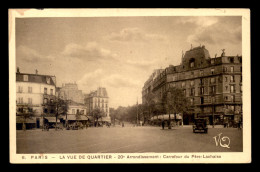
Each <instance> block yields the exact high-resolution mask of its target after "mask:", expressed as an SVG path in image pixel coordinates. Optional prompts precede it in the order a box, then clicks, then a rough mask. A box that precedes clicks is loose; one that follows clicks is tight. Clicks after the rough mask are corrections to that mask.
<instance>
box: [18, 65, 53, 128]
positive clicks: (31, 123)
mask: <svg viewBox="0 0 260 172" xmlns="http://www.w3.org/2000/svg"><path fill="white" fill-rule="evenodd" d="M55 82H56V77H55V76H50V75H39V74H38V71H37V70H36V73H35V74H29V73H20V71H19V68H17V72H16V108H17V110H16V123H17V125H16V126H17V129H21V127H22V123H23V122H25V123H26V128H41V127H42V125H43V120H47V121H48V120H49V121H53V120H55V117H54V115H55V107H53V106H51V105H50V104H51V103H52V102H53V101H54V100H55V92H56V90H55V89H56V86H55V85H56V84H55ZM28 113H31V114H33V115H32V116H30V118H27V119H25V118H24V115H25V114H28Z"/></svg>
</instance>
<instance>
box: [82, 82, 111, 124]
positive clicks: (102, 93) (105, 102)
mask: <svg viewBox="0 0 260 172" xmlns="http://www.w3.org/2000/svg"><path fill="white" fill-rule="evenodd" d="M85 105H86V106H87V114H88V115H90V116H91V113H92V111H93V110H94V109H95V108H99V109H100V110H101V111H103V112H104V114H105V116H104V117H103V118H102V121H107V122H111V118H110V115H109V97H108V94H107V90H106V88H102V87H99V88H97V90H95V91H91V92H90V93H89V94H86V95H85Z"/></svg>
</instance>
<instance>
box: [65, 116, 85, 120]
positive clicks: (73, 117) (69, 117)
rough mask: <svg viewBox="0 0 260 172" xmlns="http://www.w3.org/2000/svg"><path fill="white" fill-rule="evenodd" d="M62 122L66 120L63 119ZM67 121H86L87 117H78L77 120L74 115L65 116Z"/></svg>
mask: <svg viewBox="0 0 260 172" xmlns="http://www.w3.org/2000/svg"><path fill="white" fill-rule="evenodd" d="M63 119H64V120H66V117H64V118H63ZM67 120H69V121H76V120H78V121H87V120H88V117H87V116H85V115H80V116H79V117H78V119H77V117H76V115H67Z"/></svg>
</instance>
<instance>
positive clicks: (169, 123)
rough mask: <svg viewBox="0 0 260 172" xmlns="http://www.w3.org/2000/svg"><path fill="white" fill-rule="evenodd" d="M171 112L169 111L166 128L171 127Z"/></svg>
mask: <svg viewBox="0 0 260 172" xmlns="http://www.w3.org/2000/svg"><path fill="white" fill-rule="evenodd" d="M171 128H172V127H171V113H170V111H169V122H168V129H171Z"/></svg>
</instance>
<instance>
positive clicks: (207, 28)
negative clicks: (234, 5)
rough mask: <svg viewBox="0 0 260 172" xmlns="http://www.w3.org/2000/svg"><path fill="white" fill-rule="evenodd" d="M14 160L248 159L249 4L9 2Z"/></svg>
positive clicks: (249, 99)
mask: <svg viewBox="0 0 260 172" xmlns="http://www.w3.org/2000/svg"><path fill="white" fill-rule="evenodd" d="M8 34H9V89H10V92H9V93H10V94H9V104H10V105H9V109H10V114H9V118H10V128H9V131H10V163H16V164H19V163H22V164H26V163H250V162H251V85H250V83H251V80H250V78H251V77H250V76H251V74H250V71H251V70H250V58H251V54H250V46H251V45H250V10H249V9H9V33H8Z"/></svg>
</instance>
